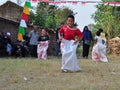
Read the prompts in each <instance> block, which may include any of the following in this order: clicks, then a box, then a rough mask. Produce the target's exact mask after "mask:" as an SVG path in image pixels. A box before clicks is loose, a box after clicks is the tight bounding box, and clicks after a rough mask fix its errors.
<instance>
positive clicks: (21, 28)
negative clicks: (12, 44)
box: [19, 26, 25, 35]
mask: <svg viewBox="0 0 120 90" xmlns="http://www.w3.org/2000/svg"><path fill="white" fill-rule="evenodd" d="M19 33H20V34H23V35H24V34H25V29H24V27H22V26H20V27H19Z"/></svg>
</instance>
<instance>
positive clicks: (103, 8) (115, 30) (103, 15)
mask: <svg viewBox="0 0 120 90" xmlns="http://www.w3.org/2000/svg"><path fill="white" fill-rule="evenodd" d="M109 1H110V0H109ZM96 8H97V11H96V12H95V13H94V14H93V15H92V17H93V18H94V20H95V22H96V25H95V26H96V28H103V30H104V32H105V33H108V37H109V38H113V37H116V36H120V32H119V30H120V18H119V16H120V13H118V12H119V11H120V9H119V8H120V7H116V6H110V5H104V4H99V5H97V6H96ZM98 26H99V27H98Z"/></svg>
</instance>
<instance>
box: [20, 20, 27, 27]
mask: <svg viewBox="0 0 120 90" xmlns="http://www.w3.org/2000/svg"><path fill="white" fill-rule="evenodd" d="M20 26H21V27H25V28H27V25H26V22H25V20H23V19H21V21H20Z"/></svg>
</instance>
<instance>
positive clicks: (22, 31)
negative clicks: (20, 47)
mask: <svg viewBox="0 0 120 90" xmlns="http://www.w3.org/2000/svg"><path fill="white" fill-rule="evenodd" d="M29 8H32V6H31V3H30V2H28V1H26V2H25V5H24V8H23V13H22V16H21V21H20V26H19V31H18V38H17V39H18V40H20V41H23V35H24V34H25V28H27V24H26V22H28V15H30V12H29Z"/></svg>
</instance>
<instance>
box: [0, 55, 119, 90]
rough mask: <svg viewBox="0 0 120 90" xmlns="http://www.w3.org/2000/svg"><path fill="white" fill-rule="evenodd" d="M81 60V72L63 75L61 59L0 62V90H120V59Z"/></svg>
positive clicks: (4, 60)
mask: <svg viewBox="0 0 120 90" xmlns="http://www.w3.org/2000/svg"><path fill="white" fill-rule="evenodd" d="M108 59H109V62H108V63H103V62H97V63H96V62H93V61H92V60H91V59H82V58H80V57H79V58H78V61H79V65H80V67H81V68H82V72H77V73H62V72H61V70H60V67H61V58H55V57H49V60H46V61H40V60H36V59H34V58H16V59H15V58H0V90H120V56H108Z"/></svg>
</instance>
